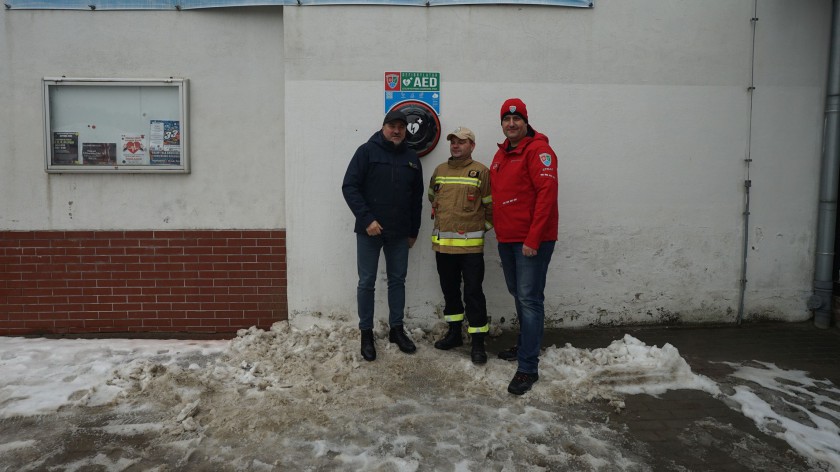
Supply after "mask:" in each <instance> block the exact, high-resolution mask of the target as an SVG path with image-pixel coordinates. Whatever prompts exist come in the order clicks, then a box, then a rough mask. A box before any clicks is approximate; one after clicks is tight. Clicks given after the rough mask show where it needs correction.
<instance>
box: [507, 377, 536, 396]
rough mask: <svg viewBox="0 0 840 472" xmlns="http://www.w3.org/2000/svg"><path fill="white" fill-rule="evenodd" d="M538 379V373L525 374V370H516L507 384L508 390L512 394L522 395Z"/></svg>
mask: <svg viewBox="0 0 840 472" xmlns="http://www.w3.org/2000/svg"><path fill="white" fill-rule="evenodd" d="M539 379H540V375H539V374H526V373H525V372H517V373H516V375H514V376H513V380H511V381H510V384H508V392H510V393H512V394H514V395H522V394H523V393H525V392H527V391H528V390H531V387H532V386H533V385H534V383H536V381H537V380H539Z"/></svg>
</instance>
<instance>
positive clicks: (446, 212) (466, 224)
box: [429, 127, 493, 364]
mask: <svg viewBox="0 0 840 472" xmlns="http://www.w3.org/2000/svg"><path fill="white" fill-rule="evenodd" d="M446 139H447V140H448V141H449V151H450V155H451V156H452V157H450V158H449V160H448V161H447V162H444V163H443V164H440V165H439V166H438V167H437V168H436V169H435V172H434V174H432V178H431V181H430V183H429V201H431V202H432V219H433V220H434V222H435V228H434V230H433V232H432V249H434V251H435V262H436V263H437V271H438V275H439V276H440V288H441V289H442V290H443V299H444V302H445V306H444V309H443V315H444V319H445V320H446V322H447V323H448V325H449V330H448V331H447V333H446V335H445V336H444V337H443V339H441V340H439V341H437V342H435V347H436V348H437V349H443V350H448V349H452V348H454V347H458V346H461V345H463V343H464V341H463V339H462V337H461V331H462V324H463V322H464V316H465V315H466V318H467V322H468V323H469V328H468V330H467V332H468V333H469V334H470V337H471V338H472V348H471V351H470V358H471V360H472V362H473V363H475V364H484V363H486V362H487V353H486V352H485V349H484V337H485V336H486V334H487V332H488V331H489V330H490V325H489V324H488V321H487V303H486V301H485V298H484V291H483V290H482V288H481V284H482V282H483V281H484V233H485V232H487V231H489V230H490V229H492V228H493V223H492V221H493V199H492V197H491V196H490V180H489V177H490V171H489V170H488V169H487V167H485V166H484V165H482V164H481V163H479V162H476V161H474V160H472V152H473V150H474V149H475V134H474V133H473V132H472V131H470V130H469V129H467V128H464V127H459V128H457V129H456V130H455V131H453V132H451V133H449V135H447V136H446ZM462 280H463V283H464V299H463V303H462V301H461V281H462ZM465 306H466V310H465V309H464V308H465Z"/></svg>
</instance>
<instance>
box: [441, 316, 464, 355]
mask: <svg viewBox="0 0 840 472" xmlns="http://www.w3.org/2000/svg"><path fill="white" fill-rule="evenodd" d="M463 344H464V340H463V339H461V322H460V321H455V322H452V323H449V331H447V332H446V336H444V337H443V339H441V340H440V341H437V342H435V349H442V350H444V351H448V350H450V349H452V348H453V347H458V346H461V345H463Z"/></svg>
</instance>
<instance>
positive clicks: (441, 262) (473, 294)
mask: <svg viewBox="0 0 840 472" xmlns="http://www.w3.org/2000/svg"><path fill="white" fill-rule="evenodd" d="M435 262H436V263H437V271H438V276H439V277H440V288H441V290H442V291H443V300H444V302H445V306H444V308H443V315H444V316H445V317H451V316H453V315H459V314H461V315H466V318H467V322H468V323H469V325H470V328H482V327H484V326H486V325H487V302H486V300H485V298H484V291H483V290H482V288H481V284H482V283H483V282H484V254H483V253H478V254H443V253H440V252H435ZM462 281H463V283H464V298H463V302H462V301H461V282H462ZM465 305H466V311H465V310H464V307H465Z"/></svg>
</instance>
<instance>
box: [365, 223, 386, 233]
mask: <svg viewBox="0 0 840 472" xmlns="http://www.w3.org/2000/svg"><path fill="white" fill-rule="evenodd" d="M365 231H367V234H368V236H379V235H380V234H382V225H380V224H379V222H378V221H376V220H373V223H371V224H369V225H368V227H367V229H366V230H365Z"/></svg>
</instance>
